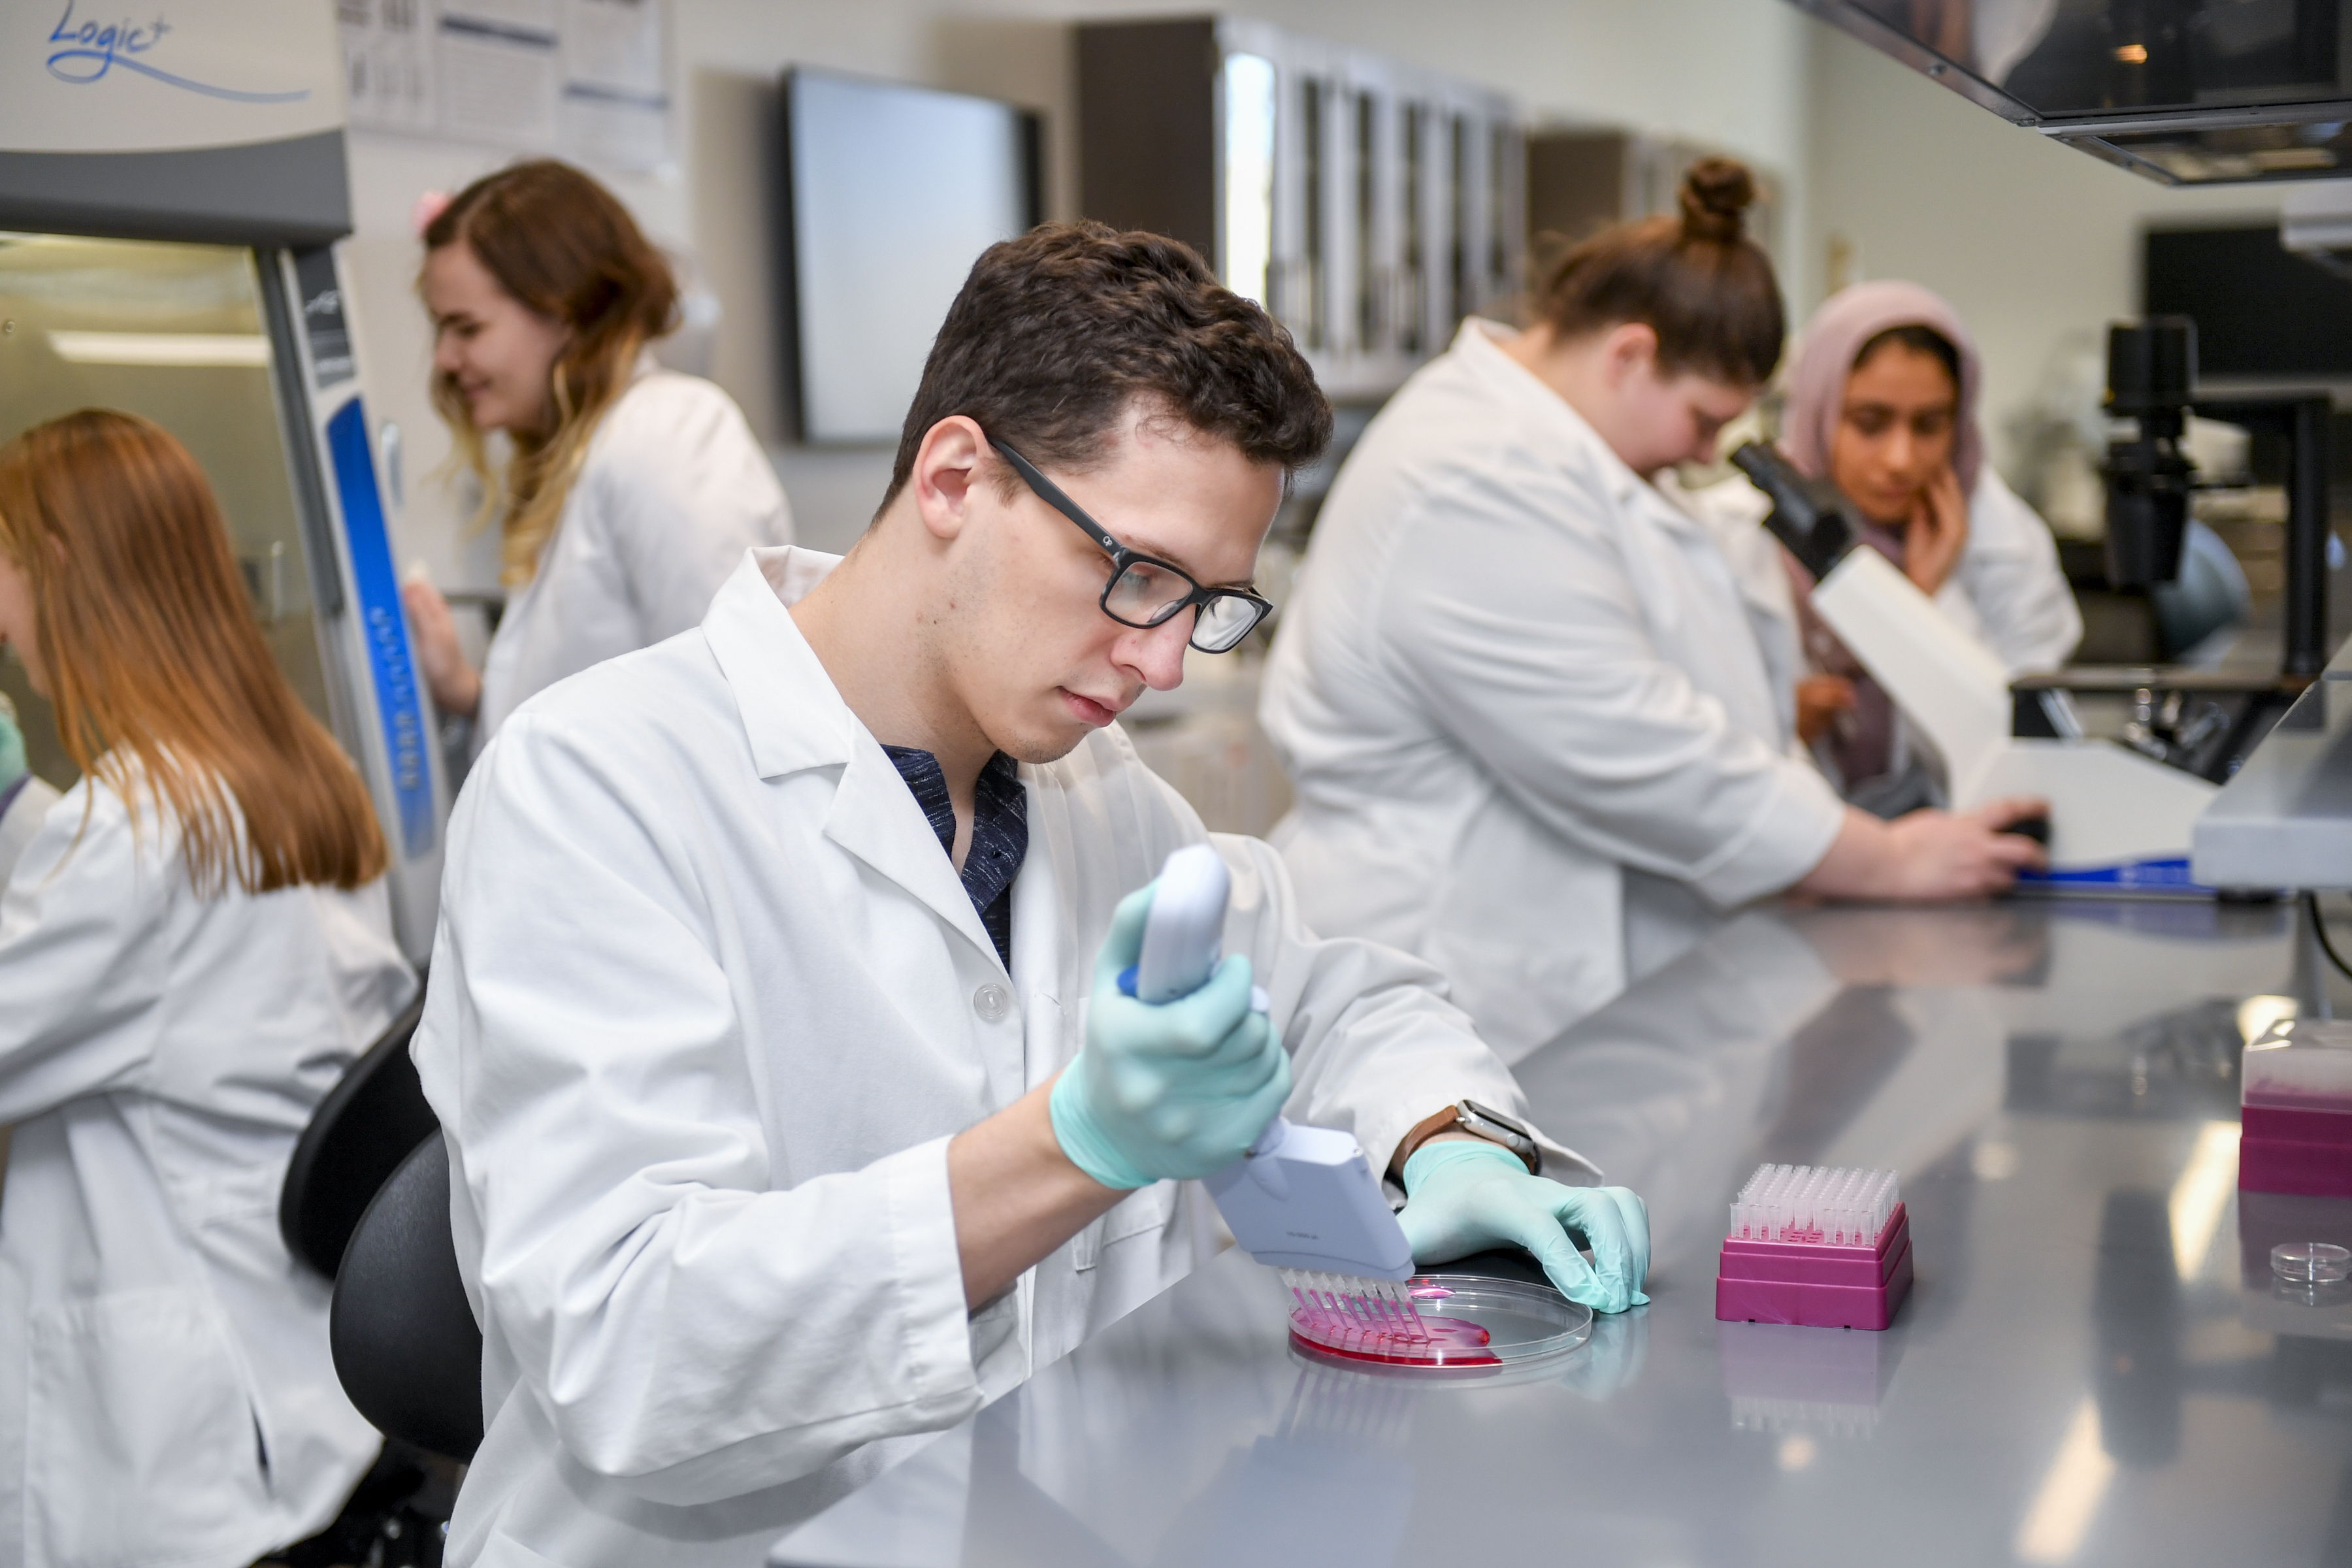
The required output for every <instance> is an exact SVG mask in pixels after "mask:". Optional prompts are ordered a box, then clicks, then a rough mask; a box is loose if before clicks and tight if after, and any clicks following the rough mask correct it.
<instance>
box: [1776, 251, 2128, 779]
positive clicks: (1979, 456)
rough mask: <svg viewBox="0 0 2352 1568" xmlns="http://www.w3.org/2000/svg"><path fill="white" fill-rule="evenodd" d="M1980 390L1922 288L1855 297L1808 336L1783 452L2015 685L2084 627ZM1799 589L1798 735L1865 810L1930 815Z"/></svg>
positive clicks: (2070, 647) (1861, 292) (1850, 665)
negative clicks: (1997, 441)
mask: <svg viewBox="0 0 2352 1568" xmlns="http://www.w3.org/2000/svg"><path fill="white" fill-rule="evenodd" d="M1982 383H1983V373H1982V369H1981V367H1980V365H1979V362H1978V359H1977V351H1976V344H1975V343H1974V342H1973V341H1971V340H1970V338H1969V332H1968V329H1967V328H1966V327H1964V326H1962V325H1961V324H1960V320H1959V318H1958V316H1957V315H1955V314H1954V313H1953V310H1952V308H1951V306H1949V305H1948V304H1947V303H1945V301H1944V300H1942V299H1940V298H1939V297H1937V295H1935V294H1933V293H1930V292H1929V291H1928V290H1927V289H1922V288H1920V287H1919V286H1918V285H1917V284H1916V283H1897V282H1884V283H1857V284H1855V285H1854V286H1853V287H1852V288H1850V289H1843V290H1841V291H1840V292H1839V293H1837V294H1835V295H1833V296H1832V298H1831V299H1830V300H1829V301H1828V302H1827V303H1825V304H1824V305H1822V308H1821V310H1818V311H1817V312H1815V314H1814V316H1813V319H1812V321H1811V322H1810V323H1808V325H1807V326H1806V328H1805V333H1804V337H1803V340H1802V342H1801V344H1800V346H1799V349H1798V352H1797V357H1796V363H1794V364H1793V365H1792V366H1791V367H1790V372H1789V379H1788V401H1787V404H1786V406H1785V408H1784V410H1783V413H1782V416H1781V436H1780V446H1781V448H1782V450H1784V451H1785V452H1787V453H1788V455H1789V457H1790V460H1791V461H1793V462H1794V463H1795V464H1796V465H1797V466H1798V467H1799V468H1803V469H1804V470H1805V471H1806V472H1807V473H1811V474H1816V475H1826V476H1828V478H1829V479H1831V480H1832V482H1833V483H1834V484H1836V486H1837V487H1838V489H1841V490H1843V492H1845V495H1846V497H1847V499H1848V500H1852V501H1853V503H1854V506H1855V508H1856V509H1857V510H1859V511H1861V513H1862V514H1863V517H1864V519H1865V520H1866V521H1867V522H1868V524H1869V527H1868V529H1867V531H1866V532H1865V535H1864V537H1865V538H1866V539H1867V540H1868V542H1870V543H1871V544H1872V545H1873V546H1874V547H1875V548H1876V549H1877V550H1878V551H1879V552H1881V553H1883V554H1884V555H1885V556H1886V558H1887V559H1888V560H1890V561H1892V562H1894V563H1895V564H1896V565H1897V566H1900V567H1902V568H1903V571H1904V574H1906V576H1908V577H1909V578H1910V579H1911V580H1912V581H1913V582H1914V583H1916V584H1918V585H1919V587H1920V589H1921V590H1922V591H1923V592H1925V593H1927V594H1929V595H1933V596H1934V598H1935V599H1936V602H1937V605H1938V606H1939V607H1940V608H1941V609H1942V610H1943V611H1944V613H1945V614H1946V615H1948V616H1950V617H1951V618H1952V620H1953V621H1954V622H1955V623H1957V624H1958V626H1961V627H1962V628H1963V629H1965V630H1967V631H1969V633H1971V634H1972V635H1974V636H1975V637H1978V638H1979V640H1980V641H1982V642H1983V643H1984V644H1985V646H1986V647H1988V648H1990V650H1991V651H1992V653H1993V654H1994V655H1995V657H1997V658H2000V661H2001V663H2002V664H2003V665H2004V666H2006V667H2007V668H2009V669H2010V670H2011V673H2016V672H2018V671H2021V670H2026V669H2034V668H2049V667H2051V666H2054V665H2057V664H2059V663H2061V662H2063V660H2064V659H2065V658H2066V657H2067V656H2068V655H2069V654H2071V653H2073V652H2074V645H2075V644H2076V643H2077V642H2078V641H2080V640H2081V638H2082V635H2083V619H2082V615H2081V612H2080V611H2079V610H2077V609H2076V607H2075V605H2074V595H2073V594H2072V593H2071V592H2070V591H2069V589H2068V588H2067V586H2066V579H2065V576H2064V574H2063V573H2061V572H2060V570H2059V567H2058V551H2057V546H2056V544H2055V542H2053V540H2052V538H2051V536H2050V529H2049V526H2048V525H2047V524H2045V523H2044V522H2043V521H2042V519H2041V518H2040V517H2039V516H2037V515H2036V514H2035V513H2034V511H2033V509H2032V508H2031V507H2029V506H2027V505H2026V504H2025V502H2024V501H2022V500H2019V499H2018V497H2017V495H2016V493H2015V492H2013V491H2012V490H2011V489H2010V488H2009V487H2008V486H2007V485H2006V484H2003V483H2002V482H2001V479H2000V475H1999V474H1996V473H1995V472H1993V471H1992V469H1991V468H1990V467H1989V466H1988V465H1987V464H1986V462H1985V460H1984V437H1983V433H1982V431H1980V430H1979V427H1978V425H1977V399H1978V394H1979V387H1980V386H1981V384H1982ZM1790 577H1791V582H1792V583H1793V584H1794V585H1795V587H1796V598H1797V612H1798V618H1799V622H1800V628H1801V634H1802V637H1803V640H1804V645H1805V652H1806V656H1807V661H1808V663H1809V664H1810V665H1811V668H1812V670H1813V673H1812V674H1810V675H1808V676H1807V677H1806V678H1805V679H1802V680H1801V681H1800V682H1799V685H1798V708H1797V715H1798V732H1799V734H1800V735H1801V737H1802V738H1803V739H1804V740H1806V741H1807V742H1811V743H1812V744H1813V745H1814V747H1815V750H1816V752H1817V754H1819V755H1821V756H1822V761H1823V762H1824V763H1826V764H1827V765H1828V766H1829V768H1830V769H1831V771H1832V773H1833V774H1834V775H1835V777H1836V781H1837V783H1838V784H1840V786H1841V788H1842V789H1843V792H1844V793H1845V794H1846V795H1847V796H1848V797H1849V798H1850V799H1853V800H1854V801H1855V802H1856V804H1858V805H1868V806H1871V807H1872V808H1873V809H1877V810H1881V811H1882V812H1892V811H1901V810H1904V809H1907V808H1908V807H1909V806H1912V805H1919V804H1921V798H1920V797H1921V795H1922V793H1923V791H1922V783H1921V780H1920V779H1919V777H1918V776H1917V774H1916V770H1914V769H1911V768H1908V767H1907V766H1906V755H1905V752H1906V748H1905V746H1904V745H1903V742H1902V738H1901V735H1900V732H1899V730H1898V728H1897V726H1896V725H1895V714H1894V709H1893V706H1892V704H1891V703H1889V702H1888V700H1887V699H1886V695H1885V692H1884V691H1882V690H1880V689H1878V686H1877V684H1876V683H1875V682H1874V681H1872V680H1871V679H1869V678H1868V677H1867V676H1866V675H1864V674H1863V672H1862V669H1861V667H1860V666H1859V665H1858V664H1856V663H1855V662H1854V660H1853V656H1852V655H1850V654H1848V653H1847V652H1846V650H1845V649H1844V647H1842V646H1840V645H1839V643H1838V642H1837V639H1836V638H1835V637H1832V635H1831V634H1830V632H1829V630H1828V628H1827V627H1825V626H1822V625H1821V624H1820V622H1819V621H1818V620H1816V619H1815V618H1814V616H1813V615H1812V613H1811V606H1810V605H1808V603H1807V595H1806V588H1807V587H1808V586H1809V585H1810V584H1809V581H1808V579H1807V578H1806V577H1805V574H1804V573H1803V572H1802V571H1801V570H1797V569H1793V568H1792V570H1791V574H1790ZM1878 796H1884V798H1883V799H1880V798H1876V797H1878Z"/></svg>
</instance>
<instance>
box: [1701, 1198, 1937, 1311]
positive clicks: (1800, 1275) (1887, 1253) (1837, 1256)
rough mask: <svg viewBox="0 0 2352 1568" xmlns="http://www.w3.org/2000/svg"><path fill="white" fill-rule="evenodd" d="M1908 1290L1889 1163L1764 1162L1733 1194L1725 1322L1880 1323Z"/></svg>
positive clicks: (1905, 1228)
mask: <svg viewBox="0 0 2352 1568" xmlns="http://www.w3.org/2000/svg"><path fill="white" fill-rule="evenodd" d="M1910 1290H1911V1220H1910V1216H1909V1215H1907V1214H1906V1212H1905V1210H1904V1207H1903V1198H1902V1194H1901V1192H1900V1190H1899V1189H1898V1188H1897V1186H1896V1184H1895V1173H1894V1172H1892V1171H1846V1170H1832V1169H1828V1168H1825V1167H1822V1166H1816V1165H1763V1166H1759V1168H1758V1169H1757V1172H1756V1173H1755V1174H1754V1175H1753V1176H1750V1177H1749V1178H1748V1184H1747V1185H1746V1186H1745V1187H1742V1188H1741V1189H1740V1190H1739V1196H1738V1198H1737V1199H1735V1200H1733V1202H1732V1205H1731V1229H1730V1233H1729V1234H1728V1235H1727V1236H1726V1237H1724V1241H1723V1252H1722V1256H1721V1258H1720V1259H1719V1260H1718V1262H1717V1268H1716V1279H1715V1315H1716V1316H1717V1318H1719V1319H1721V1320H1723V1321H1726V1322H1733V1323H1737V1322H1750V1323H1795V1324H1800V1325H1802V1326H1805V1327H1808V1328H1817V1329H1884V1328H1885V1327H1886V1326H1887V1324H1889V1323H1891V1322H1893V1321H1895V1309H1896V1308H1898V1307H1900V1306H1901V1305H1902V1304H1903V1298H1904V1297H1905V1296H1906V1295H1908V1294H1909V1293H1910Z"/></svg>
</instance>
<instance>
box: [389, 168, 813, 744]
mask: <svg viewBox="0 0 2352 1568" xmlns="http://www.w3.org/2000/svg"><path fill="white" fill-rule="evenodd" d="M424 239H425V268H424V271H423V273H422V274H421V275H420V276H419V278H418V279H417V289H418V291H419V292H420V293H421V294H422V295H423V296H424V300H425V310H427V311H428V312H430V314H431V316H432V318H433V402H434V406H435V407H436V408H437V409H438V410H439V411H440V414H441V417H442V418H443V419H444V420H445V421H446V423H447V424H448V426H449V429H450V431H451V433H452V435H453V436H454V437H455V438H456V440H457V451H458V454H459V456H460V457H461V458H463V459H464V461H465V463H466V465H467V467H468V468H471V469H472V471H473V472H474V474H475V475H476V476H477V477H478V479H480V480H481V481H482V486H483V495H484V498H485V499H484V505H485V514H486V516H495V517H496V518H497V519H498V521H499V531H500V539H499V554H500V558H501V562H502V566H501V571H500V578H501V581H502V582H503V583H504V584H505V585H506V588H507V592H508V602H507V607H506V611H505V613H504V615H503V616H501V617H500V619H499V626H498V630H497V632H496V634H495V635H494V636H493V637H491V639H490V647H489V652H488V656H487V657H486V658H485V659H484V661H483V666H482V668H481V669H479V670H476V669H475V668H473V666H472V665H470V664H469V663H467V660H466V657H465V654H464V653H463V651H462V650H461V649H460V648H459V647H458V644H457V629H456V626H455V625H454V623H453V622H452V620H451V618H450V615H449V607H448V605H447V604H446V602H445V601H444V600H443V598H442V597H441V595H439V594H438V593H436V591H435V590H434V589H433V587H432V586H431V585H430V584H425V583H422V582H412V583H411V584H409V585H408V588H407V591H406V597H407V603H408V612H409V616H410V619H411V620H412V621H414V622H415V628H416V645H417V660H418V663H419V665H420V666H421V667H422V668H423V669H424V671H425V683H426V685H427V686H428V687H429V688H430V689H431V690H432V693H433V700H434V701H435V703H436V704H437V705H438V706H439V707H440V708H441V710H443V711H444V712H448V713H459V714H467V715H471V716H472V717H473V719H474V721H475V731H474V733H475V738H476V742H477V743H479V742H482V741H485V740H487V739H488V737H489V735H490V733H491V731H495V730H496V729H497V728H498V727H499V724H500V723H502V722H504V721H505V720H506V716H507V715H508V714H509V713H511V712H513V711H514V710H515V708H516V706H517V705H518V704H520V702H521V701H522V700H524V699H525V698H527V697H529V696H530V695H531V694H532V693H533V692H535V691H538V690H540V689H542V688H544V687H547V686H551V685H553V684H554V683H555V682H556V681H559V680H561V679H563V678H564V677H565V676H567V675H576V674H578V673H579V672H580V671H581V670H583V669H586V668H588V667H589V666H591V665H593V664H600V663H602V662H604V660H605V659H608V658H614V657H616V656H618V655H621V654H625V653H628V652H630V651H632V650H633V649H636V648H640V647H647V646H649V645H651V644H653V643H656V642H659V641H661V640H662V639H663V638H664V637H674V636H676V635H677V633H679V632H682V631H686V630H688V628H690V627H692V626H699V625H700V624H701V622H702V614H703V612H704V611H705V610H707V609H708V608H709V606H710V599H711V595H713V594H715V593H717V592H718V590H719V582H720V581H721V579H723V578H724V577H725V576H726V575H727V574H728V573H729V572H730V571H732V570H734V568H735V565H736V563H738V562H740V561H741V560H742V558H743V552H744V551H745V550H747V549H750V548H751V547H752V546H754V545H775V544H790V543H791V542H792V536H793V525H792V512H791V510H790V509H789V508H788V507H787V506H786V504H785V501H784V492H783V488H782V486H781V485H780V484H779V483H778V482H777V480H776V471H775V468H774V467H773V466H772V464H771V463H770V462H769V461H768V457H767V454H766V453H764V452H762V451H761V449H760V444H759V442H758V441H757V440H755V439H754V438H753V437H752V435H751V426H750V425H748V424H747V423H746V422H745V421H744V418H743V414H742V411H741V410H740V409H739V408H737V407H736V406H735V404H734V402H733V400H732V399H730V397H729V396H728V395H726V394H725V393H724V392H722V391H720V390H719V388H718V387H716V386H714V385H712V384H710V383H709V382H707V381H704V380H701V379H700V378H698V377H696V376H690V375H681V374H676V373H674V372H670V371H664V370H661V369H659V368H657V367H656V365H655V364H654V363H653V360H652V358H651V357H650V355H649V354H648V353H647V352H646V350H647V346H648V345H649V344H651V343H652V342H654V341H655V340H656V339H657V338H659V337H661V336H662V335H663V334H664V333H666V332H667V331H670V329H671V328H672V327H674V326H675V325H676V324H677V283H676V281H675V280H674V279H673V278H672V276H671V274H670V268H669V265H668V263H667V262H666V261H665V260H663V258H662V256H661V253H660V252H659V251H657V250H656V249H655V248H654V247H653V246H652V245H651V244H650V243H649V242H648V241H647V240H646V237H645V236H644V235H643V234H642V233H640V232H639V231H638V229H637V226H636V224H635V221H634V220H633V219H631V217H630V216H629V214H628V211H627V209H626V208H625V207H623V206H622V205H621V204H620V203H619V202H618V201H617V200H615V199H614V196H613V195H612V193H611V192H609V191H607V190H605V189H604V186H602V185H600V184H597V183H596V182H595V181H593V180H592V179H590V178H589V177H588V176H587V175H586V174H582V173H581V172H580V171H579V170H577V169H574V168H572V167H571V166H570V165H568V164H564V163H556V162H553V161H551V160H544V159H542V160H539V161H536V162H532V163H518V164H516V165H514V166H513V167H511V168H509V169H504V170H501V171H499V173H498V174H490V175H488V176H486V177H484V178H482V179H479V180H477V181H475V182H474V183H473V184H470V185H468V186H467V187H466V188H465V189H464V190H463V191H461V192H459V193H458V194H457V196H456V197H455V198H454V199H452V200H451V201H450V202H449V203H448V204H447V205H446V206H444V207H442V208H441V209H440V210H439V211H438V212H436V213H434V214H433V215H432V216H430V218H429V219H428V221H427V222H426V223H425V226H424ZM499 433H502V434H503V435H504V436H505V437H506V438H507V442H508V444H509V448H510V452H511V455H510V456H509V458H507V460H506V462H505V463H504V464H503V466H499V465H494V464H493V463H492V461H491V459H490V455H489V447H488V441H489V437H491V436H492V435H494V434H499Z"/></svg>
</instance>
